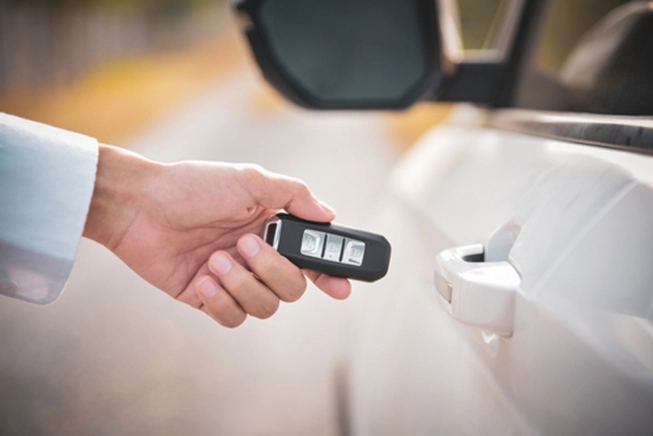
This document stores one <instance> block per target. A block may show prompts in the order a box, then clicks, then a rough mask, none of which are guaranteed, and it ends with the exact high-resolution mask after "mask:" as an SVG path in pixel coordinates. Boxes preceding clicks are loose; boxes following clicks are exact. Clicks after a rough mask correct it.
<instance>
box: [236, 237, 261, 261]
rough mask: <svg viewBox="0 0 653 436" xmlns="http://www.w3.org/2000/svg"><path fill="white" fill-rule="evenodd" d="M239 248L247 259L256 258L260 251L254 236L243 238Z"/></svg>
mask: <svg viewBox="0 0 653 436" xmlns="http://www.w3.org/2000/svg"><path fill="white" fill-rule="evenodd" d="M238 248H240V252H241V253H242V254H243V256H245V257H254V256H255V255H256V253H258V251H259V249H260V247H259V245H258V242H257V241H256V239H254V237H253V236H249V235H246V236H243V237H242V238H241V239H240V244H238Z"/></svg>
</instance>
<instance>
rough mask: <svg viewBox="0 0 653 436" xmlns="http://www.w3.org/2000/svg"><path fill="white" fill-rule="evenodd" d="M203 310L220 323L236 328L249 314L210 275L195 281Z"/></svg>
mask: <svg viewBox="0 0 653 436" xmlns="http://www.w3.org/2000/svg"><path fill="white" fill-rule="evenodd" d="M195 291H196V293H197V294H198V295H199V296H200V299H201V300H202V303H204V305H203V306H202V308H201V309H202V310H203V311H204V312H205V313H206V314H208V315H209V316H210V317H211V318H213V319H215V320H216V321H217V322H218V323H219V324H221V325H223V326H225V327H229V328H234V327H238V326H239V325H241V324H242V323H243V322H245V319H246V318H247V314H246V313H245V311H244V310H243V309H242V307H240V305H238V303H236V300H234V299H233V297H232V296H231V295H229V293H228V292H227V291H225V290H224V289H223V288H222V286H220V285H219V284H218V283H217V282H216V281H215V280H213V278H212V277H210V276H202V277H200V278H199V279H198V280H197V281H196V282H195Z"/></svg>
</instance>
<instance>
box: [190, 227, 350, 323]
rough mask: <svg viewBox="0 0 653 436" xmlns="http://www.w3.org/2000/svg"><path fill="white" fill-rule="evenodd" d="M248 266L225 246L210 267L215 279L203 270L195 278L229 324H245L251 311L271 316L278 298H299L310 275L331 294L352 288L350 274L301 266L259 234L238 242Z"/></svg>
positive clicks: (210, 307)
mask: <svg viewBox="0 0 653 436" xmlns="http://www.w3.org/2000/svg"><path fill="white" fill-rule="evenodd" d="M237 249H238V253H239V254H240V255H241V256H242V257H243V258H244V259H245V262H246V263H247V268H246V267H244V266H243V265H241V264H240V263H238V262H236V261H235V260H234V259H233V257H232V256H231V255H229V254H228V253H226V252H224V251H218V252H215V253H213V255H212V256H211V258H210V259H209V262H208V267H209V270H210V272H211V273H212V274H214V275H215V276H217V277H218V280H217V281H216V280H215V279H214V278H212V277H211V276H208V275H203V276H201V277H199V278H198V279H197V280H196V281H195V285H194V287H195V292H196V294H197V295H198V296H199V298H200V300H201V301H202V303H203V306H202V310H203V311H204V312H206V313H207V314H209V315H210V316H211V317H213V318H214V319H215V320H216V321H218V322H219V323H220V324H222V325H223V326H226V327H237V326H239V325H240V324H242V323H243V322H244V321H245V319H246V317H247V314H250V315H252V316H254V317H256V318H261V319H265V318H269V317H270V316H272V315H273V314H274V313H275V312H276V311H277V309H278V308H279V304H280V301H286V302H293V301H296V300H298V299H299V298H300V297H301V296H302V295H303V294H304V291H305V290H306V279H305V277H304V274H306V276H308V277H309V278H310V279H311V280H312V281H313V282H314V283H315V284H316V285H317V287H319V288H320V289H322V290H323V291H324V292H325V293H326V294H327V295H329V296H331V297H333V298H335V299H338V300H344V299H345V298H347V297H348V296H349V295H350V294H351V285H350V283H349V280H347V279H344V278H339V277H332V276H328V275H326V274H320V273H317V272H314V271H302V270H300V269H299V268H297V267H296V266H295V265H293V264H292V263H291V262H290V261H289V260H288V259H286V258H285V257H283V256H282V255H280V254H279V253H277V252H276V251H275V250H274V249H273V248H272V247H270V246H269V245H268V244H266V243H265V242H264V241H263V240H262V239H261V238H259V237H258V236H256V235H252V234H248V235H245V236H243V237H241V238H240V240H239V241H238V243H237Z"/></svg>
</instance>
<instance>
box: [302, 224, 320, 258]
mask: <svg viewBox="0 0 653 436" xmlns="http://www.w3.org/2000/svg"><path fill="white" fill-rule="evenodd" d="M324 236H325V234H324V233H323V232H316V231H315V230H308V229H307V230H304V234H303V236H302V246H301V248H300V252H301V253H302V254H303V255H305V256H311V257H322V247H324Z"/></svg>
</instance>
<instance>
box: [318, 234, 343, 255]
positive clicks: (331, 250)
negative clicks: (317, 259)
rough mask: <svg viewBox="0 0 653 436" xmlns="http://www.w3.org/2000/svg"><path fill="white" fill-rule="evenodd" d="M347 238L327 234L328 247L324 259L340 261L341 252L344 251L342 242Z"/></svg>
mask: <svg viewBox="0 0 653 436" xmlns="http://www.w3.org/2000/svg"><path fill="white" fill-rule="evenodd" d="M344 240H345V238H343V237H342V236H336V235H330V234H327V238H326V248H325V249H324V257H323V259H324V260H330V261H333V262H340V253H341V252H342V242H343V241H344Z"/></svg>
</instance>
